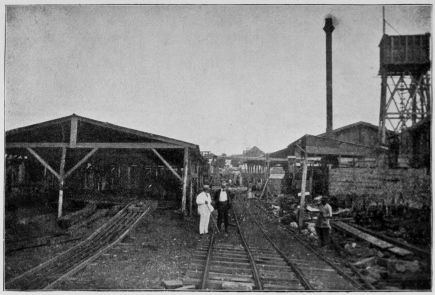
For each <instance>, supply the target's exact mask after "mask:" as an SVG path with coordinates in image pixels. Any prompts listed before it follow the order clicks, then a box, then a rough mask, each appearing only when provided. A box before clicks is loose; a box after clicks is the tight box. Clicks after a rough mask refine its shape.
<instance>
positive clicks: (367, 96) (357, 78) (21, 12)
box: [5, 5, 432, 154]
mask: <svg viewBox="0 0 435 295" xmlns="http://www.w3.org/2000/svg"><path fill="white" fill-rule="evenodd" d="M385 12H386V20H387V21H388V23H389V24H390V25H391V26H392V27H393V28H394V30H393V28H392V27H390V26H388V25H387V28H386V33H387V34H390V35H397V34H399V33H400V34H402V35H405V34H424V33H426V32H431V26H432V20H431V7H430V6H428V5H426V6H404V5H396V6H391V5H387V6H385ZM326 16H332V17H333V18H334V21H335V23H334V25H335V27H336V28H335V31H334V32H333V36H332V38H333V41H332V42H333V108H334V123H333V124H334V125H333V127H334V128H338V127H342V126H344V125H347V124H351V123H355V122H357V121H366V122H369V123H372V124H375V125H378V120H379V119H378V118H379V99H380V89H381V88H380V83H381V80H380V77H379V76H378V70H379V47H378V45H379V42H380V40H381V37H382V6H380V5H379V6H378V5H346V6H343V5H237V6H235V5H158V6H155V5H129V6H107V5H98V6H96V5H80V6H79V5H30V6H28V5H16V6H9V8H8V9H7V20H6V49H5V50H6V52H5V53H6V54H5V87H6V89H5V108H6V110H5V124H6V126H5V128H6V130H10V129H13V128H17V127H22V126H26V125H30V124H35V123H39V122H43V121H47V120H51V119H56V118H59V117H63V116H68V115H71V114H72V113H76V114H78V115H80V116H84V117H88V118H92V119H95V120H100V121H105V122H110V123H113V124H117V125H121V126H125V127H129V128H133V129H138V130H142V131H145V132H150V133H155V134H159V135H163V136H167V137H171V138H175V139H179V140H183V141H187V142H191V143H195V144H198V145H199V146H200V149H201V150H203V151H212V152H214V153H217V154H221V153H227V154H235V153H241V152H242V151H243V150H244V149H246V148H248V147H253V146H257V147H259V148H260V149H261V150H263V151H265V152H274V151H276V150H279V149H282V148H285V147H286V146H287V145H288V144H289V143H291V142H292V141H294V140H296V139H298V138H299V137H301V136H302V135H304V134H319V133H322V132H325V130H326V81H325V80H326V79H325V76H326V69H325V63H326V62H325V33H324V31H323V26H324V19H325V17H326Z"/></svg>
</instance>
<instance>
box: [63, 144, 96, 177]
mask: <svg viewBox="0 0 435 295" xmlns="http://www.w3.org/2000/svg"><path fill="white" fill-rule="evenodd" d="M97 150H98V148H94V149H93V150H92V151H90V152H89V153H88V154H87V155H86V156H84V158H83V159H81V160H80V161H79V162H78V163H77V164H75V165H74V167H72V168H71V169H70V170H69V171H68V172H67V173H65V175H64V177H63V178H64V179H65V178H67V177H68V176H69V175H71V173H73V172H74V170H76V169H77V168H79V167H80V165H82V164H83V163H84V162H86V160H87V159H89V157H90V156H92V155H93V154H94V153H95V152H96V151H97Z"/></svg>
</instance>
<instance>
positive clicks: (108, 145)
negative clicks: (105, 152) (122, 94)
mask: <svg viewBox="0 0 435 295" xmlns="http://www.w3.org/2000/svg"><path fill="white" fill-rule="evenodd" d="M69 146H70V143H64V142H9V143H8V142H7V143H6V148H27V147H29V148H58V147H69ZM76 148H83V149H92V148H102V149H182V148H183V147H182V146H177V145H174V144H169V143H160V142H143V143H142V142H79V143H76Z"/></svg>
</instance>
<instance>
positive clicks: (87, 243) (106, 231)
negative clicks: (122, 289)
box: [5, 202, 156, 290]
mask: <svg viewBox="0 0 435 295" xmlns="http://www.w3.org/2000/svg"><path fill="white" fill-rule="evenodd" d="M155 207H156V203H155V202H147V203H145V204H144V205H143V206H140V207H136V206H135V205H134V204H129V205H127V206H126V207H124V208H123V209H122V210H120V211H119V212H118V213H117V214H116V215H115V216H114V217H112V218H111V219H110V220H109V222H107V223H106V224H105V225H103V226H102V227H100V228H99V229H98V230H97V231H95V232H94V233H93V234H92V235H91V236H89V237H88V238H87V239H86V240H84V241H82V242H81V243H79V244H78V245H76V246H75V247H72V248H70V249H69V250H67V251H65V252H63V253H61V254H59V255H57V256H56V257H54V258H52V259H50V260H48V261H46V262H44V263H42V264H40V265H39V266H37V267H35V268H33V269H30V270H29V271H27V272H25V273H23V274H21V275H19V276H18V277H15V278H13V279H11V280H10V281H9V282H7V283H6V286H5V289H6V290H42V289H52V288H53V287H54V286H55V285H56V284H57V283H58V282H60V281H61V280H62V279H65V278H67V277H69V276H71V275H73V274H74V273H76V272H77V271H79V270H80V269H82V268H83V267H85V266H86V265H87V264H88V263H90V262H91V261H93V260H95V259H97V258H98V257H99V256H100V255H101V254H102V253H103V252H105V251H107V250H108V249H110V248H111V247H112V246H114V245H115V244H116V243H118V242H119V241H121V240H122V239H123V238H124V237H125V236H126V235H127V234H128V233H129V232H130V231H131V230H132V229H133V228H134V227H135V226H136V225H137V224H138V223H139V222H140V220H141V219H142V217H144V216H145V214H146V213H147V212H149V211H150V210H152V209H154V208H155Z"/></svg>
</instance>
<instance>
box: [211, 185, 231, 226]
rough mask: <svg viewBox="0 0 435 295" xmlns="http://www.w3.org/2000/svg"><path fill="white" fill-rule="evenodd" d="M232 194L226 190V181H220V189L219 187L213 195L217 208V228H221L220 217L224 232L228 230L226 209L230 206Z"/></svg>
mask: <svg viewBox="0 0 435 295" xmlns="http://www.w3.org/2000/svg"><path fill="white" fill-rule="evenodd" d="M232 197H233V196H232V194H231V193H230V191H229V190H227V183H226V182H225V181H222V186H221V189H219V190H218V191H217V192H216V193H215V195H214V200H215V204H216V209H217V210H218V221H217V223H218V228H219V231H220V230H221V224H222V219H223V220H224V224H225V232H226V233H227V232H228V210H230V208H231V199H232Z"/></svg>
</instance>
